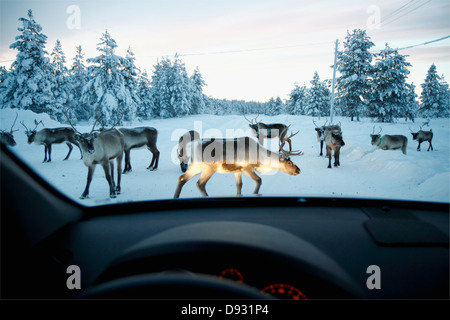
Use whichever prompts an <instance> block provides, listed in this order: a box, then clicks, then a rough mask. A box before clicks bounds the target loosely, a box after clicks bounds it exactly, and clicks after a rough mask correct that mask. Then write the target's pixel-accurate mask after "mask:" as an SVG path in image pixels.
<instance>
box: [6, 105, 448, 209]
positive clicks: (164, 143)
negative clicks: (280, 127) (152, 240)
mask: <svg viewBox="0 0 450 320" xmlns="http://www.w3.org/2000/svg"><path fill="white" fill-rule="evenodd" d="M15 115H16V110H11V109H2V110H0V121H1V122H0V129H8V130H9V128H10V127H11V125H12V123H13V121H14V118H15ZM34 119H37V120H38V121H40V120H42V121H43V123H44V125H45V126H46V127H47V128H51V127H57V126H66V125H65V124H60V123H58V122H56V121H54V120H51V119H50V118H49V117H48V116H47V115H45V114H35V113H33V112H31V111H23V110H19V116H18V120H17V123H16V125H15V129H19V131H17V132H15V133H14V136H15V139H16V142H17V145H16V146H15V147H13V148H12V150H14V151H15V152H16V153H17V154H18V155H19V156H20V157H21V158H22V159H23V160H24V162H25V163H27V164H28V165H29V166H30V167H31V168H33V169H34V170H35V171H36V172H38V173H39V174H40V175H41V176H42V177H44V178H45V179H46V180H47V181H49V182H50V183H51V184H53V185H54V186H55V187H56V188H57V189H59V190H60V191H62V192H63V193H65V194H66V195H68V196H69V197H70V198H72V199H74V200H75V201H78V202H79V203H81V204H83V205H88V206H90V205H99V204H111V203H116V202H128V201H141V200H152V199H168V198H172V197H173V194H174V191H175V188H176V185H177V179H178V177H179V176H180V174H181V170H180V166H179V164H178V163H177V162H176V158H175V157H174V154H175V150H176V146H177V142H178V138H179V136H180V134H181V133H182V132H184V131H187V130H191V129H197V130H199V131H200V132H201V134H202V136H203V137H210V136H213V135H214V134H221V135H222V136H224V137H229V135H230V133H231V132H232V131H233V130H240V131H241V133H239V132H236V134H237V135H242V134H243V133H249V131H248V122H247V121H246V120H245V119H244V117H242V116H238V115H229V116H210V115H199V116H189V117H184V118H173V119H155V120H151V121H146V122H142V123H139V122H135V123H133V124H132V125H130V126H152V127H155V128H156V129H158V131H159V136H158V142H157V147H158V149H159V151H160V152H161V156H160V159H159V167H158V170H156V171H149V170H147V169H146V168H147V166H148V165H149V164H150V161H151V153H150V152H149V151H148V150H147V149H139V150H132V151H131V165H132V167H133V171H132V172H130V173H128V174H125V175H122V184H121V187H122V193H121V194H120V195H119V196H118V197H117V198H116V199H110V198H109V188H108V184H107V182H106V179H105V177H104V172H103V169H102V168H101V167H99V166H98V167H97V169H96V171H95V174H94V178H93V181H92V184H91V188H90V198H89V199H84V200H81V199H79V196H80V195H81V193H82V192H83V190H84V187H85V184H86V177H87V168H86V166H85V165H84V164H83V162H82V161H81V160H80V152H79V150H78V148H77V147H74V149H73V152H72V154H71V156H70V158H69V160H67V161H62V159H63V158H64V157H65V156H66V154H67V151H68V148H67V146H66V145H65V144H60V145H53V151H52V162H51V163H42V160H43V159H44V147H43V146H37V145H34V144H33V145H29V144H27V138H26V135H25V133H24V132H25V129H24V127H23V126H22V125H20V124H19V121H24V123H25V125H26V126H27V127H28V128H34V125H33V121H34ZM259 120H262V121H263V122H281V123H286V124H290V125H291V129H292V131H293V132H296V131H297V130H299V131H300V132H299V133H298V134H297V135H296V136H295V137H293V138H292V140H293V148H294V149H298V150H302V151H303V152H304V155H302V156H297V157H292V160H293V161H294V162H295V163H296V164H297V166H298V167H300V169H301V170H302V172H301V174H300V175H298V176H289V175H287V174H285V173H281V172H276V173H275V174H269V175H260V176H261V177H262V186H261V189H260V193H261V194H262V195H263V196H264V195H267V196H277V195H296V196H323V197H330V196H331V197H359V198H381V199H406V200H419V201H438V202H450V198H449V189H450V170H449V163H450V161H449V159H450V158H449V144H450V132H449V131H450V130H449V128H450V123H449V120H450V119H433V120H431V121H430V126H429V127H424V128H423V129H424V130H429V129H430V128H432V129H433V133H434V138H433V147H434V151H430V152H427V151H426V150H427V148H428V142H425V143H422V146H421V150H422V151H421V152H418V151H416V148H417V141H413V140H412V136H411V134H410V130H409V127H411V129H413V130H414V131H417V130H418V129H419V125H422V123H423V121H424V120H423V119H416V123H414V124H412V123H411V122H404V121H403V120H402V121H398V122H397V123H393V124H389V123H373V122H372V121H371V120H370V119H362V120H361V121H360V122H356V121H355V122H351V121H349V119H347V118H340V117H337V118H335V119H334V122H335V123H337V122H339V121H340V122H341V125H342V131H343V137H344V141H345V146H344V147H343V148H342V149H341V158H340V162H341V166H340V167H339V168H334V167H333V168H332V169H328V168H327V165H328V159H326V158H325V157H319V143H318V142H317V138H316V132H315V130H314V124H313V122H312V118H311V117H306V116H290V115H280V116H274V117H269V116H262V117H261V116H260V118H259ZM315 120H316V123H317V124H318V125H321V124H323V123H324V122H325V119H324V118H322V119H320V120H318V119H315ZM128 125H129V124H125V126H128ZM374 125H375V128H376V129H375V130H376V131H379V127H380V126H381V128H382V129H383V130H382V134H403V135H405V136H407V137H408V148H407V155H404V154H402V152H401V151H400V150H395V151H394V150H391V151H385V150H378V149H375V148H374V147H372V145H371V144H370V136H369V135H370V133H371V132H372V128H373V126H374ZM76 127H77V129H78V130H79V131H80V132H86V131H90V130H91V128H92V124H87V123H85V124H79V125H77V126H76ZM41 128H42V126H39V129H41ZM274 146H276V144H274ZM324 152H325V150H324ZM197 179H198V177H194V178H193V179H192V180H190V181H189V182H188V183H187V184H186V185H185V186H184V188H183V190H182V192H181V198H188V197H200V196H201V195H200V192H199V190H198V189H197V187H196V184H195V183H196V181H197ZM254 187H255V183H254V182H253V180H251V179H250V178H249V177H247V176H246V175H243V189H242V194H243V195H244V196H251V195H252V192H253V190H254ZM206 189H207V191H208V193H209V195H210V196H212V197H222V196H223V197H229V196H235V195H236V187H235V179H234V176H233V175H232V174H215V175H214V176H213V177H212V178H211V180H210V181H209V182H208V184H207V185H206Z"/></svg>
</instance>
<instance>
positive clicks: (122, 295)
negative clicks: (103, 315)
mask: <svg viewBox="0 0 450 320" xmlns="http://www.w3.org/2000/svg"><path fill="white" fill-rule="evenodd" d="M78 298H81V299H275V298H274V297H273V296H270V295H267V294H264V293H262V292H260V291H259V290H257V289H256V288H253V287H250V286H248V285H246V284H242V283H237V282H235V281H232V280H228V279H221V278H218V277H215V276H210V275H205V274H192V273H179V272H163V273H151V274H140V275H136V276H129V277H124V278H120V279H116V280H111V281H108V282H105V283H102V284H99V285H96V286H92V287H89V288H86V289H85V290H84V291H83V292H82V293H81V294H80V295H79V296H78Z"/></svg>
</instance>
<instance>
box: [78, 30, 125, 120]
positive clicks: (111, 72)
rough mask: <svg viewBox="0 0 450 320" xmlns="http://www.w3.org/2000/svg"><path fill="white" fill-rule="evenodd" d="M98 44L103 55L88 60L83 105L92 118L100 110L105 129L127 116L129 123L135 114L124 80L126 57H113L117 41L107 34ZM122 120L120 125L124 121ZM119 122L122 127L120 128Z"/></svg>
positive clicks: (98, 49) (98, 48) (106, 32)
mask: <svg viewBox="0 0 450 320" xmlns="http://www.w3.org/2000/svg"><path fill="white" fill-rule="evenodd" d="M100 40H101V42H100V43H99V44H97V51H99V52H100V55H99V56H97V57H95V58H91V59H87V62H88V63H91V64H92V65H91V66H90V67H89V68H88V73H89V76H90V77H89V81H88V83H87V84H86V85H85V87H84V88H83V93H82V98H81V101H82V102H83V103H85V104H87V105H89V106H91V110H90V113H91V116H96V114H97V110H99V112H100V114H101V116H102V123H103V124H104V125H112V124H114V123H117V122H118V121H119V120H120V119H122V120H123V116H124V115H125V114H128V117H129V118H128V119H130V118H133V117H134V114H132V113H133V111H132V109H130V106H131V105H133V98H132V95H131V93H130V91H129V90H128V89H127V87H126V83H125V77H124V74H123V73H122V70H123V65H126V64H127V62H126V61H125V60H126V59H124V58H123V57H120V56H118V55H116V54H115V53H114V50H115V49H116V48H117V44H116V41H115V40H114V39H113V38H112V37H111V35H110V34H109V32H108V30H106V31H105V33H104V34H103V35H102V37H101V39H100ZM122 120H120V122H121V121H122ZM120 122H119V124H120Z"/></svg>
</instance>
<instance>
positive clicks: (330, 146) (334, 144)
mask: <svg viewBox="0 0 450 320" xmlns="http://www.w3.org/2000/svg"><path fill="white" fill-rule="evenodd" d="M325 144H326V146H327V156H328V168H331V152H332V151H334V166H335V167H339V166H340V165H341V163H340V162H339V156H340V154H341V147H343V146H345V142H344V139H343V138H342V133H341V131H340V130H329V131H328V132H327V135H326V136H325Z"/></svg>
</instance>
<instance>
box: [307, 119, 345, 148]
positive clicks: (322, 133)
mask: <svg viewBox="0 0 450 320" xmlns="http://www.w3.org/2000/svg"><path fill="white" fill-rule="evenodd" d="M327 122H328V120H327V121H326V122H325V123H324V125H323V126H321V127H319V126H317V124H316V122H315V121H314V120H313V123H314V125H315V126H316V128H315V130H316V132H317V141H318V142H320V154H319V156H323V152H322V150H323V144H324V141H325V137H326V136H327V134H328V132H329V131H339V132H341V133H342V130H341V123H339V124H335V125H329V126H327V125H326V124H327ZM326 156H327V157H328V153H327V155H326Z"/></svg>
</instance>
